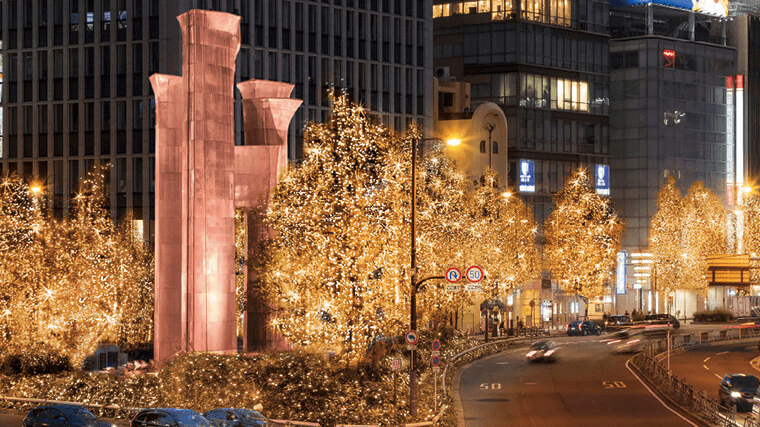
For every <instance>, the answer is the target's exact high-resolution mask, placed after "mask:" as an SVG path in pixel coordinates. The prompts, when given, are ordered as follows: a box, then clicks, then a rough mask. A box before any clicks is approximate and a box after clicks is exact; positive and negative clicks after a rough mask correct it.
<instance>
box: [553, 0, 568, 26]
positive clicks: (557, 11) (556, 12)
mask: <svg viewBox="0 0 760 427" xmlns="http://www.w3.org/2000/svg"><path fill="white" fill-rule="evenodd" d="M549 10H550V13H551V20H550V22H551V23H552V24H553V25H561V26H563V27H569V26H570V19H571V7H570V0H549Z"/></svg>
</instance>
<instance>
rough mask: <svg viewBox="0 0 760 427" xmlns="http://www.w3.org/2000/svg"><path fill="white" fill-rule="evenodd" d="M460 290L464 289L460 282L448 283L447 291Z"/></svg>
mask: <svg viewBox="0 0 760 427" xmlns="http://www.w3.org/2000/svg"><path fill="white" fill-rule="evenodd" d="M460 290H462V287H461V286H460V285H459V283H455V284H451V283H449V284H447V285H446V292H459V291H460Z"/></svg>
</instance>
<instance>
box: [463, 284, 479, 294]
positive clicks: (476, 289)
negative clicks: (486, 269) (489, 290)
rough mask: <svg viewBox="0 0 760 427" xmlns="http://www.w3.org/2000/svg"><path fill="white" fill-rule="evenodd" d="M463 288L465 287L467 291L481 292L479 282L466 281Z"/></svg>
mask: <svg viewBox="0 0 760 427" xmlns="http://www.w3.org/2000/svg"><path fill="white" fill-rule="evenodd" d="M465 289H467V292H483V285H481V284H480V283H468V284H467V286H465Z"/></svg>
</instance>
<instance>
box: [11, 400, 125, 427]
mask: <svg viewBox="0 0 760 427" xmlns="http://www.w3.org/2000/svg"><path fill="white" fill-rule="evenodd" d="M21 425H22V426H24V427H32V426H45V427H53V426H67V427H68V426H71V427H80V426H81V427H116V426H114V425H113V424H111V423H109V422H108V421H105V420H101V419H100V418H98V417H96V416H95V415H94V414H93V413H92V412H90V411H88V410H87V409H85V408H83V407H81V406H79V405H40V406H37V407H36V408H34V409H32V410H31V411H29V413H28V414H27V415H26V418H24V421H23V422H22V424H21Z"/></svg>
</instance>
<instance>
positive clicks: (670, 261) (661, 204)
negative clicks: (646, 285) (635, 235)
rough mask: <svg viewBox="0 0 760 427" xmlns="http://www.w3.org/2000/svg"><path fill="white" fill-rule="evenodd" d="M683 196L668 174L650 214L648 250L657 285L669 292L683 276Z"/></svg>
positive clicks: (678, 285)
mask: <svg viewBox="0 0 760 427" xmlns="http://www.w3.org/2000/svg"><path fill="white" fill-rule="evenodd" d="M683 213H684V200H683V198H682V197H681V191H680V190H679V189H678V187H677V186H676V180H675V178H674V177H672V176H669V177H668V180H667V182H665V185H664V186H663V187H662V188H661V189H660V192H659V193H658V194H657V213H656V214H655V215H654V217H652V223H651V225H650V233H649V250H650V251H651V253H652V261H653V263H654V268H655V274H656V275H657V287H658V288H659V290H661V291H663V292H665V293H669V292H671V291H674V290H676V289H681V286H682V284H683V283H684V280H683V270H682V268H681V263H682V261H683V254H684V252H683V250H682V245H683V241H682V236H683Z"/></svg>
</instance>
